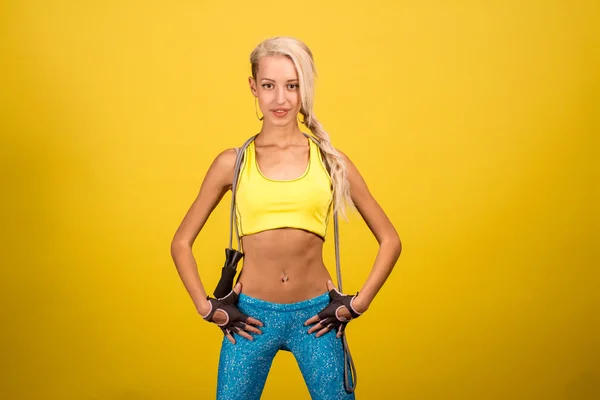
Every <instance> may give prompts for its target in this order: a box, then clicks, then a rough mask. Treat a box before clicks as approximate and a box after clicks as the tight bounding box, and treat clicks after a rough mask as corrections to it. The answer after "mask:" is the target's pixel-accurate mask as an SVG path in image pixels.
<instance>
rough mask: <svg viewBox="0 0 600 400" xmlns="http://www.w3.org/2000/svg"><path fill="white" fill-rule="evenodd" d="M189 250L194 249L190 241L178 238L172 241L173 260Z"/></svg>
mask: <svg viewBox="0 0 600 400" xmlns="http://www.w3.org/2000/svg"><path fill="white" fill-rule="evenodd" d="M187 251H192V246H191V245H190V244H189V243H188V242H186V241H183V240H179V239H177V238H174V239H173V241H171V247H170V252H171V257H172V258H173V260H175V259H176V258H177V257H178V255H179V254H181V253H182V252H187Z"/></svg>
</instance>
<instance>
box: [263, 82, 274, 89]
mask: <svg viewBox="0 0 600 400" xmlns="http://www.w3.org/2000/svg"><path fill="white" fill-rule="evenodd" d="M261 86H262V87H264V88H265V89H270V88H271V86H273V84H272V83H263V84H262V85H261ZM267 86H268V87H267Z"/></svg>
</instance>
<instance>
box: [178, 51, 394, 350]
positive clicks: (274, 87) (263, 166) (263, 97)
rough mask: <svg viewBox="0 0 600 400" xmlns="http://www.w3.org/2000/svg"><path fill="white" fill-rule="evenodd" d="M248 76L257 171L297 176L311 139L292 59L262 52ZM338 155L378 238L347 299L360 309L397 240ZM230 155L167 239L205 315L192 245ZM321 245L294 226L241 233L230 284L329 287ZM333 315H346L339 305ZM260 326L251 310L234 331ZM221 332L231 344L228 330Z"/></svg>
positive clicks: (387, 267) (386, 268) (280, 290)
mask: <svg viewBox="0 0 600 400" xmlns="http://www.w3.org/2000/svg"><path fill="white" fill-rule="evenodd" d="M248 82H249V86H250V91H251V93H252V94H253V95H254V96H255V97H257V98H258V104H259V107H260V110H261V111H262V114H263V115H264V119H263V126H262V129H261V131H260V133H259V135H258V136H257V138H256V139H255V146H256V159H257V162H258V165H259V168H260V170H261V172H262V173H263V175H265V176H267V177H269V178H272V179H278V180H288V179H294V178H296V177H299V176H301V175H302V174H303V173H304V171H305V169H306V166H307V163H308V161H309V143H308V141H307V140H308V139H307V138H306V137H304V135H303V134H302V131H301V130H300V127H299V122H298V119H297V116H298V113H299V111H300V106H301V99H300V91H299V87H298V83H299V81H298V74H297V72H296V70H295V68H294V64H293V63H292V61H291V60H289V59H288V58H286V57H282V56H273V57H263V58H262V59H261V60H260V62H259V68H258V73H257V76H256V79H254V78H253V77H249V78H248ZM276 107H285V108H287V109H289V111H288V113H287V115H286V116H285V117H277V116H275V115H274V114H273V112H272V110H273V109H274V108H276ZM340 153H341V154H342V157H343V159H344V161H345V162H346V165H347V168H348V180H349V182H350V188H351V196H352V200H353V201H354V203H355V205H356V208H357V210H358V212H359V213H360V215H361V216H362V218H363V220H364V221H365V222H366V224H367V225H368V227H369V229H370V230H371V232H372V233H373V235H374V236H375V238H376V239H377V241H378V243H379V251H378V253H377V257H376V259H375V262H374V265H373V267H372V269H371V272H370V274H369V276H368V278H367V280H366V281H365V283H364V285H363V286H362V288H361V290H360V293H359V295H358V296H357V297H356V298H355V299H354V301H353V303H352V304H353V306H354V307H355V308H356V310H357V311H358V312H361V313H362V312H365V311H366V310H367V309H368V308H369V306H370V304H371V302H372V301H373V299H374V298H375V295H376V294H377V292H378V291H379V290H380V289H381V287H382V286H383V284H384V283H385V280H386V279H387V277H388V276H389V274H390V273H391V271H392V269H393V267H394V264H395V263H396V261H397V259H398V257H399V255H400V252H401V248H402V245H401V242H400V238H399V236H398V233H397V232H396V230H395V228H394V226H393V225H392V223H391V222H390V220H389V219H388V217H387V216H386V214H385V213H384V211H383V210H382V209H381V207H380V206H379V204H378V203H377V201H376V200H375V199H374V198H373V196H372V195H371V193H370V192H369V190H368V188H367V185H366V183H365V181H364V180H363V178H362V176H361V175H360V173H359V171H358V169H357V168H356V166H355V165H354V164H353V163H352V161H351V160H350V159H349V158H348V156H346V155H345V154H344V153H343V152H340ZM235 158H236V153H235V149H227V150H224V151H223V152H221V153H220V154H219V155H217V157H216V158H215V159H214V161H213V162H212V164H211V166H210V168H209V170H208V172H207V174H206V176H205V178H204V181H203V182H202V185H201V187H200V192H199V194H198V196H197V198H196V199H195V200H194V202H193V204H192V206H191V207H190V209H189V210H188V212H187V214H186V216H185V217H184V219H183V221H182V223H181V225H180V226H179V228H178V229H177V232H176V233H175V236H174V238H173V241H172V243H171V255H172V257H173V260H174V262H175V264H176V266H177V270H178V273H179V275H180V278H181V279H182V282H183V284H184V286H185V287H186V290H187V291H188V293H189V295H190V296H191V298H192V301H193V302H194V305H195V306H196V310H197V312H198V313H199V314H200V315H206V314H207V313H208V311H209V310H210V305H209V303H208V301H207V300H206V291H205V289H204V286H203V285H202V282H201V279H200V276H199V274H198V269H197V265H196V261H195V259H194V256H193V254H192V246H193V244H194V241H195V240H196V238H197V236H198V234H199V233H200V231H201V229H202V227H203V226H204V224H205V223H206V221H207V219H208V217H209V216H210V214H211V212H212V211H213V210H214V208H215V207H216V206H217V205H218V203H219V202H220V201H221V199H222V198H223V196H224V195H225V193H226V192H227V191H228V190H230V189H231V185H232V182H233V172H234V164H235ZM323 244H324V241H323V239H322V238H321V237H319V236H318V235H316V234H314V233H311V232H308V231H304V230H300V229H293V228H281V229H272V230H267V231H263V232H259V233H256V234H252V235H247V236H243V237H242V246H243V249H244V254H245V257H244V266H243V269H242V273H241V275H240V278H239V283H238V284H237V285H236V287H235V288H234V290H235V291H236V292H237V293H240V292H242V291H243V292H244V294H246V295H248V296H252V297H257V298H260V299H263V300H266V301H270V302H275V303H293V302H298V301H303V300H306V299H309V298H313V297H316V296H319V295H321V294H323V293H325V292H326V291H329V290H331V289H332V288H333V287H334V285H333V282H332V281H331V276H330V275H329V273H328V271H327V269H326V267H325V265H324V263H323V257H322V254H323ZM283 271H285V274H286V275H287V276H288V277H289V280H288V281H286V282H282V280H281V276H282V272H283ZM339 315H340V316H341V317H344V318H347V319H350V318H351V315H350V312H349V311H348V310H347V309H346V308H345V307H344V308H343V309H341V310H340V312H339ZM225 320H226V318H225V314H224V313H223V312H221V311H220V310H218V311H217V312H215V314H214V316H213V322H215V323H217V324H221V323H223V322H225ZM317 322H318V317H317V316H316V315H315V316H313V317H311V318H310V319H308V320H307V321H306V322H305V325H307V326H308V325H313V324H314V325H313V326H312V327H311V328H310V329H308V333H311V334H312V333H314V332H317V334H316V336H321V335H323V334H324V333H326V332H328V331H329V328H327V327H323V326H321V325H320V324H319V323H317ZM260 326H263V324H262V322H261V321H258V320H257V319H255V318H253V317H252V316H249V319H248V321H247V325H246V328H245V331H240V332H239V334H240V335H241V336H243V337H245V338H247V339H249V340H252V339H253V338H252V335H250V333H253V334H260V333H261V331H260V329H259V328H258V327H260ZM338 336H340V334H339V332H338ZM227 338H228V339H229V340H230V341H231V342H232V343H235V338H234V337H233V336H232V335H228V336H227Z"/></svg>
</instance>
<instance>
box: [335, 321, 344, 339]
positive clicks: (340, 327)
mask: <svg viewBox="0 0 600 400" xmlns="http://www.w3.org/2000/svg"><path fill="white" fill-rule="evenodd" d="M342 326H344V324H342V325H340V326H338V328H337V333H336V335H335V337H336V338H338V339H339V338H341V337H342V334H343V333H344V331H343V330H342Z"/></svg>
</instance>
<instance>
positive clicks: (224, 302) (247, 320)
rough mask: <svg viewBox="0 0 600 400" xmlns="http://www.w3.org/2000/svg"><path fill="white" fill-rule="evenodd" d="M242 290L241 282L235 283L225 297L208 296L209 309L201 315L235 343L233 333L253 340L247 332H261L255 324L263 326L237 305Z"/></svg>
mask: <svg viewBox="0 0 600 400" xmlns="http://www.w3.org/2000/svg"><path fill="white" fill-rule="evenodd" d="M241 291H242V284H241V283H238V284H237V285H235V287H234V288H233V290H232V291H231V292H229V294H228V295H227V296H225V297H221V298H218V299H214V298H210V297H208V298H207V300H208V302H209V304H210V310H209V311H208V313H206V314H205V315H202V318H204V319H205V320H206V321H209V322H213V323H215V324H217V325H218V326H219V327H220V328H221V330H222V331H223V334H224V335H225V337H227V339H228V340H229V341H230V342H231V343H232V344H235V338H234V337H233V334H234V333H237V334H238V335H240V336H243V337H244V338H246V339H248V340H254V338H253V337H252V335H250V334H249V333H248V332H252V333H255V334H262V332H261V331H260V329H258V328H256V327H255V326H253V325H256V326H263V323H262V322H261V321H259V320H257V319H256V318H252V317H249V316H247V315H245V314H243V313H242V312H241V311H240V310H239V309H238V308H237V307H236V304H237V302H238V298H239V294H240V292H241Z"/></svg>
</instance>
